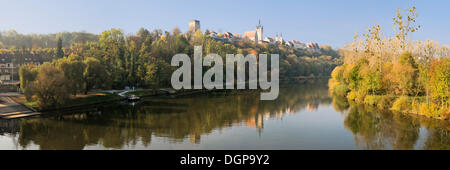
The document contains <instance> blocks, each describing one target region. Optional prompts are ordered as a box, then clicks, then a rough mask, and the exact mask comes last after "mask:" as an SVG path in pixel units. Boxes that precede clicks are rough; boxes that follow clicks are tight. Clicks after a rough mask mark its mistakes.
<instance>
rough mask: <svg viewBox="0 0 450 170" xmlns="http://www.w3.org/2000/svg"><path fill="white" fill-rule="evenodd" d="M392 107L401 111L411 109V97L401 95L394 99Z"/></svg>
mask: <svg viewBox="0 0 450 170" xmlns="http://www.w3.org/2000/svg"><path fill="white" fill-rule="evenodd" d="M391 109H392V110H394V111H399V112H407V111H409V110H410V109H411V102H410V101H409V98H408V97H406V96H402V97H399V98H398V99H397V100H395V101H394V104H392V108H391Z"/></svg>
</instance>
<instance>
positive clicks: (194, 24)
mask: <svg viewBox="0 0 450 170" xmlns="http://www.w3.org/2000/svg"><path fill="white" fill-rule="evenodd" d="M197 30H200V21H199V20H192V21H191V22H189V32H196V31H197Z"/></svg>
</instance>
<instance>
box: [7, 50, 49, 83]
mask: <svg viewBox="0 0 450 170" xmlns="http://www.w3.org/2000/svg"><path fill="white" fill-rule="evenodd" d="M45 61H46V60H45V59H43V57H41V56H39V55H36V54H34V53H30V54H29V55H26V56H22V55H17V54H11V53H2V54H0V80H1V81H2V82H8V81H18V80H19V68H20V66H22V65H34V66H39V65H41V64H43V63H44V62H45Z"/></svg>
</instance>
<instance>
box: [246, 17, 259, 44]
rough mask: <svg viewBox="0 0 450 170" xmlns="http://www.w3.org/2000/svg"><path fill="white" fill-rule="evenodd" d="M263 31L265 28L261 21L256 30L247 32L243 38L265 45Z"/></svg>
mask: <svg viewBox="0 0 450 170" xmlns="http://www.w3.org/2000/svg"><path fill="white" fill-rule="evenodd" d="M263 31H264V28H263V26H262V25H261V21H259V23H258V25H257V26H256V30H255V31H247V32H245V33H244V35H243V36H242V38H248V39H249V40H252V41H254V42H257V43H263V40H264V37H263Z"/></svg>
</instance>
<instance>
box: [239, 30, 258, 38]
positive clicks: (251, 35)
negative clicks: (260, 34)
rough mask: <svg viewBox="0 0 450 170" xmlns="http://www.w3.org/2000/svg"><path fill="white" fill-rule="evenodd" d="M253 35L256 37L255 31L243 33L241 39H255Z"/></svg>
mask: <svg viewBox="0 0 450 170" xmlns="http://www.w3.org/2000/svg"><path fill="white" fill-rule="evenodd" d="M255 35H256V31H247V32H245V33H244V35H243V36H242V38H245V37H255Z"/></svg>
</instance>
